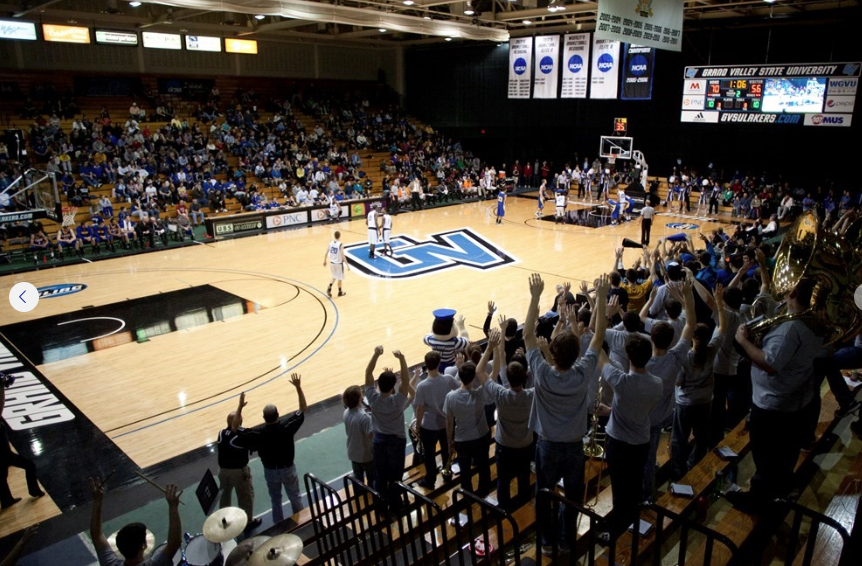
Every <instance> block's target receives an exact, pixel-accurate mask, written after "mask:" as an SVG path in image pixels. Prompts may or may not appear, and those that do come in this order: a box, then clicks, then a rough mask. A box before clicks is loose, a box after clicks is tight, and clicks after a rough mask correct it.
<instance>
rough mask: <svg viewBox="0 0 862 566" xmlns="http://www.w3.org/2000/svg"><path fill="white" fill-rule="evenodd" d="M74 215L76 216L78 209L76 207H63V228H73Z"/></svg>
mask: <svg viewBox="0 0 862 566" xmlns="http://www.w3.org/2000/svg"><path fill="white" fill-rule="evenodd" d="M76 214H78V207H76V206H64V207H63V226H74V225H75V215H76Z"/></svg>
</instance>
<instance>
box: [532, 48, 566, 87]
mask: <svg viewBox="0 0 862 566" xmlns="http://www.w3.org/2000/svg"><path fill="white" fill-rule="evenodd" d="M559 62H560V36H559V35H545V36H540V37H537V38H536V72H535V73H534V77H533V98H557V77H559V76H560V69H559Z"/></svg>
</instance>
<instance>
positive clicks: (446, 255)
mask: <svg viewBox="0 0 862 566" xmlns="http://www.w3.org/2000/svg"><path fill="white" fill-rule="evenodd" d="M390 244H391V246H392V255H391V256H388V255H382V254H381V252H382V251H383V244H378V246H377V250H376V253H377V257H376V258H375V259H370V258H369V257H368V242H362V243H358V244H351V245H349V246H345V247H344V253H345V254H346V256H347V261H348V262H349V263H350V266H351V267H354V268H356V269H357V270H359V271H360V272H362V273H364V274H365V275H368V276H370V277H381V278H385V279H408V278H411V277H419V276H422V275H428V274H429V273H435V272H437V271H441V270H444V269H453V268H457V267H461V266H464V267H470V268H473V269H482V270H487V269H494V268H497V267H501V266H504V265H508V264H511V263H516V262H517V261H518V260H517V259H515V258H514V257H512V256H511V255H509V254H508V253H506V252H505V251H504V250H502V249H500V248H499V247H497V246H496V245H494V244H492V243H491V242H489V241H488V240H486V239H485V238H483V237H482V236H480V235H479V234H477V233H476V232H474V231H473V230H470V229H469V228H460V229H458V230H450V231H448V232H439V233H436V234H431V235H430V237H429V239H427V240H423V241H419V240H415V239H413V238H411V237H409V236H404V235H399V236H393V237H392V239H391V242H390Z"/></svg>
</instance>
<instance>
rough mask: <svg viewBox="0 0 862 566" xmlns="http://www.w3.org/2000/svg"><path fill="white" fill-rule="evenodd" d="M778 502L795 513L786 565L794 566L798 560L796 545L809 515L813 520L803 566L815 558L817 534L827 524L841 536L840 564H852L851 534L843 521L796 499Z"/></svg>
mask: <svg viewBox="0 0 862 566" xmlns="http://www.w3.org/2000/svg"><path fill="white" fill-rule="evenodd" d="M777 502H778V503H779V504H781V505H783V506H784V507H785V509H787V510H788V511H789V512H791V513H792V514H793V523H792V527H791V530H790V538H789V540H788V542H787V556H786V557H785V559H784V563H785V565H786V566H792V565H793V564H794V562H795V561H796V546H797V542H798V541H799V533H800V531H801V529H802V519H803V518H804V517H807V518H808V519H809V520H810V521H811V526H810V527H809V528H808V539H807V541H806V542H805V552H804V554H803V557H802V564H801V566H810V565H811V563H812V560H813V558H814V549H815V546H816V544H817V535H818V534H819V533H820V526H821V525H826V526H828V527H830V528H832V529H833V530H835V531H836V532H837V533H838V535H839V536H840V537H841V541H842V548H841V558H840V559H839V561H838V566H849V564H850V554H851V552H850V535H849V534H848V533H847V529H845V528H844V527H843V526H842V525H841V523H839V522H838V521H836V520H835V519H833V518H832V517H829V516H827V515H824V514H822V513H819V512H817V511H815V510H813V509H809V508H808V507H805V506H804V505H800V504H799V503H797V502H795V501H790V500H788V499H779V500H777Z"/></svg>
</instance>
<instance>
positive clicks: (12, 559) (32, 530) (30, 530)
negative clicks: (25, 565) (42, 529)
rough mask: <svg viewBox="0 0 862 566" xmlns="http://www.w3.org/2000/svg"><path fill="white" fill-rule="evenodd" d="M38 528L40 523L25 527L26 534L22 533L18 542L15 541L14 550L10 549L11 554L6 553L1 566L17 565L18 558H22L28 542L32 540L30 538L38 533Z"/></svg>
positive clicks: (0, 563)
mask: <svg viewBox="0 0 862 566" xmlns="http://www.w3.org/2000/svg"><path fill="white" fill-rule="evenodd" d="M38 530H39V525H38V523H37V524H35V525H31V526H29V527H27V528H26V529H24V534H23V535H21V538H20V539H18V542H16V543H15V546H13V547H12V550H10V551H9V554H8V555H6V558H4V559H3V560H2V561H0V566H15V564H18V560H20V559H21V554H22V553H23V552H24V547H25V546H26V545H27V543H28V542H30V539H32V538H33V537H34V536H35V535H36V532H37V531H38Z"/></svg>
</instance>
